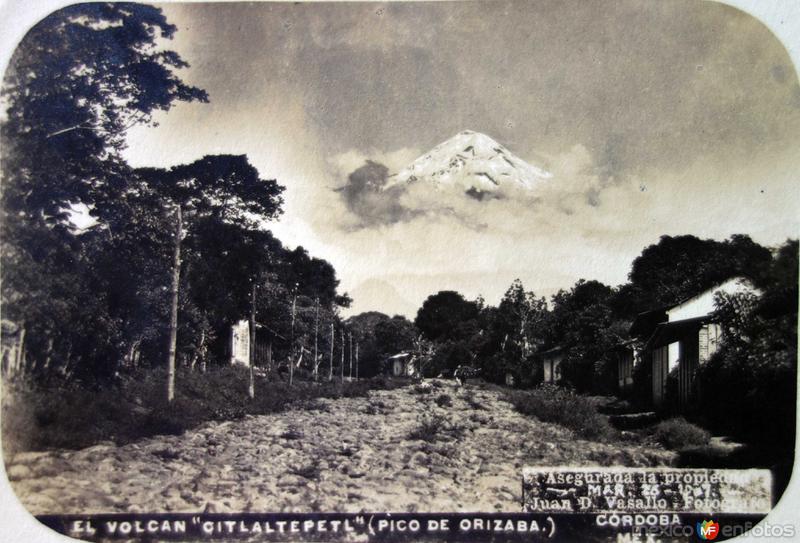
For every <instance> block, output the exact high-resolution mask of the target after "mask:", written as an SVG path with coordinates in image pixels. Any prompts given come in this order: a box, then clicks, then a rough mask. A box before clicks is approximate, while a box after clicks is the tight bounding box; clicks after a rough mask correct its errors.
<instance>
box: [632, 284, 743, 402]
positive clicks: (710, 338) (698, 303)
mask: <svg viewBox="0 0 800 543" xmlns="http://www.w3.org/2000/svg"><path fill="white" fill-rule="evenodd" d="M740 292H756V290H755V288H754V287H753V285H752V283H750V281H748V280H747V279H744V278H741V277H736V278H733V279H729V280H728V281H725V282H724V283H721V284H719V285H717V286H715V287H712V288H710V289H707V290H705V291H703V292H701V293H699V294H697V295H696V296H693V297H691V298H688V299H686V300H683V301H682V302H680V303H677V304H674V305H671V306H666V307H660V308H658V309H654V310H652V311H647V312H645V313H641V314H640V315H639V316H637V318H636V320H635V321H634V322H633V324H632V325H631V329H630V335H631V336H632V337H633V338H637V339H638V340H639V341H640V342H641V343H642V345H643V347H642V350H641V359H642V361H644V363H645V364H647V367H646V368H644V369H646V372H645V373H644V375H645V376H646V381H647V385H645V386H648V388H649V390H648V391H647V392H649V395H650V398H651V401H652V404H653V405H654V407H656V408H657V409H660V410H664V409H667V408H673V409H677V410H678V411H684V410H686V408H688V407H689V406H690V403H691V401H692V397H693V395H694V387H695V379H694V378H695V374H696V371H697V369H698V367H699V366H700V365H701V364H703V363H705V362H706V361H707V360H708V359H709V358H710V357H711V356H712V355H713V354H714V353H715V352H716V351H717V349H719V346H720V342H721V339H722V332H721V329H720V326H719V324H718V323H716V322H715V321H714V310H715V306H714V299H715V296H716V295H717V294H718V293H726V294H736V293H740ZM671 374H672V375H673V378H674V379H675V380H676V383H675V384H676V388H675V396H674V398H672V400H674V401H673V403H672V405H667V385H668V380H669V378H670V375H671Z"/></svg>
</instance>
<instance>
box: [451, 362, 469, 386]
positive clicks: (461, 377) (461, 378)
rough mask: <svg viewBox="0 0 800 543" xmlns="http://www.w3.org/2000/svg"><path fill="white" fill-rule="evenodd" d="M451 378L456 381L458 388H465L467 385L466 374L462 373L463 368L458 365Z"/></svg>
mask: <svg viewBox="0 0 800 543" xmlns="http://www.w3.org/2000/svg"><path fill="white" fill-rule="evenodd" d="M453 377H455V379H456V383H458V386H462V387H463V386H465V385H466V384H467V372H466V371H464V366H462V365H461V364H459V365H458V367H457V368H456V371H454V372H453Z"/></svg>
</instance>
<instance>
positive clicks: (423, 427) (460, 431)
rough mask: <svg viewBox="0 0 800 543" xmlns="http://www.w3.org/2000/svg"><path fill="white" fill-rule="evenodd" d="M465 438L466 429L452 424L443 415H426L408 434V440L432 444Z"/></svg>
mask: <svg viewBox="0 0 800 543" xmlns="http://www.w3.org/2000/svg"><path fill="white" fill-rule="evenodd" d="M462 437H464V428H463V427H462V426H461V425H459V424H454V423H452V422H450V421H449V420H448V419H447V418H445V417H444V416H442V415H426V416H424V417H422V419H421V420H420V422H419V425H417V426H416V427H415V428H414V429H413V430H411V432H409V434H408V439H419V440H422V441H426V442H428V443H432V442H434V441H437V440H440V439H441V440H447V439H450V440H455V441H458V440H460V439H461V438H462Z"/></svg>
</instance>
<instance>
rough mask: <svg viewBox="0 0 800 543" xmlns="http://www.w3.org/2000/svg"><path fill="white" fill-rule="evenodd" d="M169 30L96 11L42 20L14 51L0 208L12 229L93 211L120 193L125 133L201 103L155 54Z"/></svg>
mask: <svg viewBox="0 0 800 543" xmlns="http://www.w3.org/2000/svg"><path fill="white" fill-rule="evenodd" d="M175 31H176V27H175V26H173V25H171V24H169V23H167V21H166V19H165V18H164V16H163V14H162V13H161V10H160V9H157V8H154V7H151V6H146V5H142V4H128V3H97V4H77V5H73V6H69V7H66V8H64V9H62V10H60V11H58V12H55V13H53V14H52V15H50V16H48V17H47V18H45V19H44V20H43V21H41V22H40V23H39V24H37V25H36V26H35V27H34V28H33V29H31V30H30V31H29V32H28V34H27V35H26V36H25V38H24V39H23V41H22V43H21V44H20V45H19V47H18V48H17V50H16V51H15V53H14V55H13V57H12V59H11V62H10V64H9V69H8V72H7V74H6V78H5V81H4V91H3V92H4V95H5V96H6V97H7V100H8V103H9V107H8V111H7V120H6V122H5V123H4V125H3V130H2V137H3V147H4V153H3V175H4V179H3V181H4V194H3V204H4V209H5V211H6V212H7V213H8V214H9V217H11V218H13V221H14V222H15V223H19V222H24V223H27V224H42V223H44V224H48V225H50V226H53V225H55V224H59V223H63V222H64V221H66V220H67V219H68V211H69V209H70V206H72V205H75V204H84V205H86V206H89V208H91V209H93V210H96V211H100V208H101V207H102V204H103V203H104V202H106V201H108V200H110V199H114V198H115V197H116V196H117V195H118V192H117V191H118V190H119V189H120V188H124V186H125V178H126V176H127V175H128V173H129V172H128V168H127V166H126V164H125V163H124V161H123V160H122V158H121V156H120V151H121V150H122V149H123V148H124V147H125V139H124V136H125V132H126V131H127V130H128V129H129V128H130V127H131V126H133V125H134V124H137V123H148V122H151V118H152V113H153V112H154V111H157V110H168V109H169V108H170V107H171V106H172V104H173V103H174V102H175V101H178V100H180V101H193V100H200V101H207V99H208V97H207V95H206V93H205V92H204V91H202V90H200V89H197V88H195V87H191V86H188V85H186V84H184V83H183V82H182V81H181V80H180V79H179V78H178V77H177V76H176V75H175V73H174V70H175V69H178V68H183V67H185V66H187V64H186V63H185V62H184V61H183V60H182V59H181V58H180V57H179V56H178V55H177V53H175V52H173V51H167V50H163V49H159V48H158V47H157V46H156V42H157V40H159V39H171V38H172V37H173V35H174V33H175Z"/></svg>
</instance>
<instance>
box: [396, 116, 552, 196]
mask: <svg viewBox="0 0 800 543" xmlns="http://www.w3.org/2000/svg"><path fill="white" fill-rule="evenodd" d="M551 177H552V174H551V173H550V172H548V171H546V170H544V169H543V168H539V167H537V166H533V165H531V164H528V163H527V162H525V161H524V160H522V159H521V158H519V157H517V156H515V155H514V154H513V153H511V151H509V150H508V149H506V148H505V147H503V146H502V145H500V144H499V143H497V142H496V141H495V140H493V139H492V138H490V137H489V136H487V135H485V134H481V133H479V132H473V131H471V130H465V131H463V132H459V133H458V134H456V135H455V136H453V137H452V138H450V139H449V140H447V141H445V142H443V143H440V144H439V145H437V146H436V147H434V148H433V149H432V150H431V151H429V152H428V153H426V154H424V155H422V156H421V157H419V158H417V159H416V160H415V161H414V162H412V163H411V164H409V165H408V166H407V167H406V168H404V169H402V170H401V171H399V172H398V173H396V174H394V175H391V176H390V177H389V179H388V180H387V182H386V184H385V185H384V187H383V189H384V190H389V189H393V188H395V189H396V188H406V187H408V186H409V185H411V184H417V183H421V184H430V185H433V186H434V187H435V188H436V189H437V190H445V189H451V190H452V189H456V190H461V191H463V192H464V193H466V194H467V195H469V196H471V197H473V198H475V199H477V200H482V199H483V198H485V197H492V196H493V195H494V194H495V193H497V192H499V191H501V190H504V189H512V188H513V189H527V190H532V189H534V188H536V187H537V186H538V185H540V184H541V183H542V182H543V181H545V180H547V179H550V178H551Z"/></svg>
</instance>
